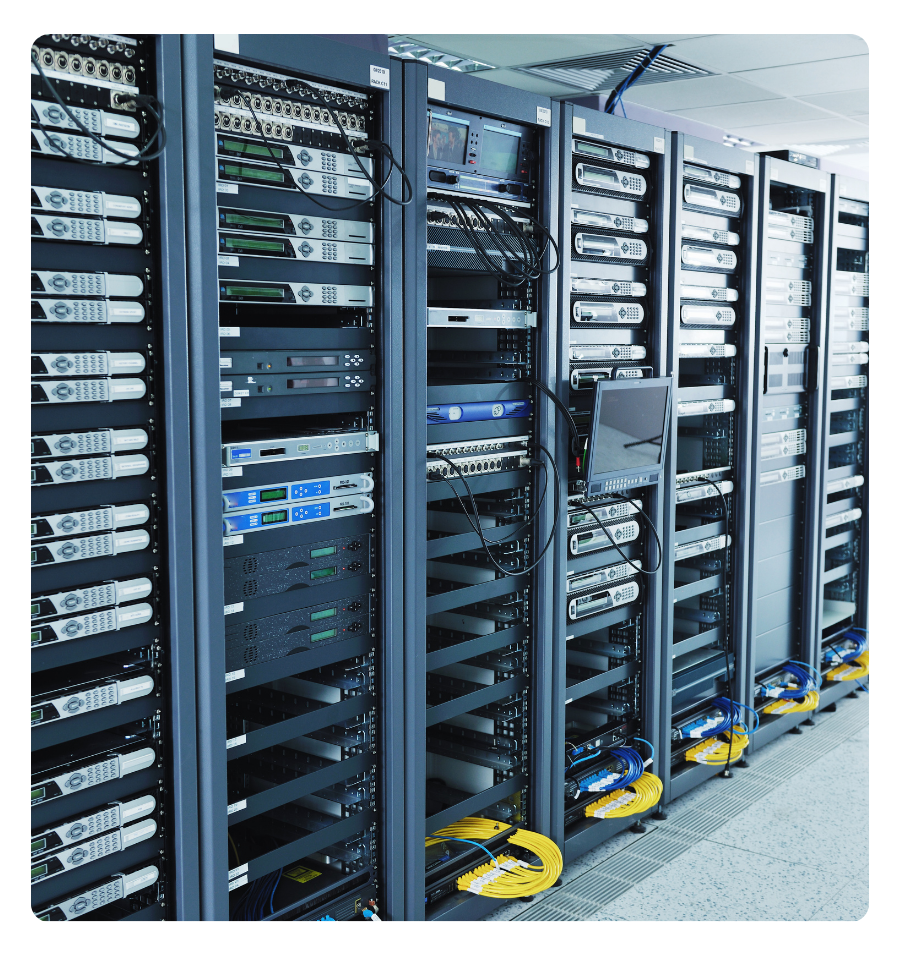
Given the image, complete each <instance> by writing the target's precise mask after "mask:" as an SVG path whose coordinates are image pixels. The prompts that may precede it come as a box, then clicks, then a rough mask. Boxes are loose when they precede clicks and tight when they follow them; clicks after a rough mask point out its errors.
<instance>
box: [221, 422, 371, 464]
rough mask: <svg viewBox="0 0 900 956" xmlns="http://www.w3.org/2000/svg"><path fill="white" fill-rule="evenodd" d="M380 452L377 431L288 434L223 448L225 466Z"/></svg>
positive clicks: (233, 444) (225, 444)
mask: <svg viewBox="0 0 900 956" xmlns="http://www.w3.org/2000/svg"><path fill="white" fill-rule="evenodd" d="M378 449H379V438H378V432H373V431H333V432H332V431H328V432H325V433H323V434H309V435H289V434H288V435H285V436H284V437H281V436H275V437H272V438H265V439H255V440H248V441H232V442H226V443H224V444H223V445H222V463H223V464H224V465H225V466H227V467H232V466H235V465H257V464H262V463H265V462H270V461H293V460H297V459H304V458H324V457H327V456H330V455H358V454H361V453H362V452H374V451H378Z"/></svg>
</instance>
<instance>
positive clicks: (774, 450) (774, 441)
mask: <svg viewBox="0 0 900 956" xmlns="http://www.w3.org/2000/svg"><path fill="white" fill-rule="evenodd" d="M805 454H806V429H805V428H797V429H794V430H793V431H784V432H768V433H767V434H765V435H763V436H762V437H761V438H760V453H759V455H760V458H761V459H762V460H763V461H767V460H769V459H771V458H780V457H782V456H783V455H805Z"/></svg>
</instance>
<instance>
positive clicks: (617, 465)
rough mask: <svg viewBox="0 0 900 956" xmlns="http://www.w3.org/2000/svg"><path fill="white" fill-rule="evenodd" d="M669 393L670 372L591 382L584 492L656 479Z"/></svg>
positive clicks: (665, 435) (596, 492)
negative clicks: (637, 377) (591, 392)
mask: <svg viewBox="0 0 900 956" xmlns="http://www.w3.org/2000/svg"><path fill="white" fill-rule="evenodd" d="M671 398H672V379H671V378H645V379H613V380H610V381H600V382H598V383H597V385H596V386H595V391H594V410H593V414H592V416H591V431H590V436H589V438H588V447H587V461H586V467H585V473H586V482H585V484H586V492H587V494H588V495H589V496H590V495H599V494H605V493H608V492H613V491H623V490H625V489H628V488H634V487H640V486H641V485H647V484H654V483H655V482H657V481H658V480H659V473H660V471H662V466H663V459H664V458H665V455H666V441H667V439H668V434H669V414H670V410H671Z"/></svg>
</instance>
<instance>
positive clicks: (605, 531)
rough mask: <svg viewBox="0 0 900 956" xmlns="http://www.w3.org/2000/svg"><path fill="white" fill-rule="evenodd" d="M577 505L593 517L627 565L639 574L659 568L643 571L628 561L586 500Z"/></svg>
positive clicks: (653, 572) (648, 572) (652, 572)
mask: <svg viewBox="0 0 900 956" xmlns="http://www.w3.org/2000/svg"><path fill="white" fill-rule="evenodd" d="M578 507H579V508H583V509H584V510H585V511H587V512H588V514H590V516H591V517H592V518H593V519H594V521H596V522H597V524H598V525H599V526H600V528H601V530H602V531H603V533H604V534H605V535H606V537H607V538H609V543H610V544H611V545H612V546H613V547H614V548H615V549H616V551H618V552H619V555H620V556H621V558H622V560H623V561H624V562H625V563H626V564H627V565H628V566H629V567H631V568H633V569H634V570H635V571H637V572H638V573H639V574H655V573H656V572H657V571H658V570H659V568H658V567H657V568H656V569H655V570H654V571H645V570H644V569H643V568H639V567H638V566H637V565H636V564H632V563H631V561H629V560H628V558H626V557H625V552H624V551H623V550H622V549H621V548H620V547H619V545H618V544H617V543H616V540H615V538H613V536H612V535H611V534H610V533H609V531H608V530H607V529H606V527H605V526H604V524H603V521H602V520H601V519H600V518H599V517H598V515H597V512H596V511H594V509H593V508H592V507H591V506H590V505H589V504H588V503H587V502H586V501H582V502H581V503H580V504H579V505H578ZM606 520H607V521H608V520H609V519H608V518H607V519H606Z"/></svg>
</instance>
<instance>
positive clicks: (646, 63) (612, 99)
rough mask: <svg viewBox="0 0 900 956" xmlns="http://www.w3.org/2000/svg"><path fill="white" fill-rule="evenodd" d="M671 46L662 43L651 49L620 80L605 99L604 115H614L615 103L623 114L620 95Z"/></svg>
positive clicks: (623, 108)
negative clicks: (620, 107) (619, 106)
mask: <svg viewBox="0 0 900 956" xmlns="http://www.w3.org/2000/svg"><path fill="white" fill-rule="evenodd" d="M670 46H672V44H671V43H662V44H660V45H659V46H655V47H653V49H651V50H650V51H649V52H648V53H647V54H646V56H645V57H644V59H643V60H641V62H640V63H639V64H638V65H637V66H636V67H635V68H634V69H633V70H632V71H631V73H629V74H628V76H626V77H625V79H624V80H622V82H621V83H619V85H618V86H617V87H616V88H615V89H614V90H613V91H612V93H610V94H609V96H608V97H607V99H606V104H605V105H604V107H603V112H604V113H614V112H615V109H616V102H618V103H619V104H620V105H621V106H622V112H623V113H624V112H625V105H624V104H623V103H622V94H623V93H624V92H625V91H626V90H627V89H628V88H629V87H630V86H631V85H632V84H633V83H635V82H636V81H637V80H639V79H640V78H641V76H643V75H644V73H645V72H646V71H647V70H648V69H649V67H650V66H651V65H652V63H653V61H654V60H655V59H656V58H657V57H658V56H659V55H660V53H662V51H663V50H665V49H666V48H667V47H670Z"/></svg>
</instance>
